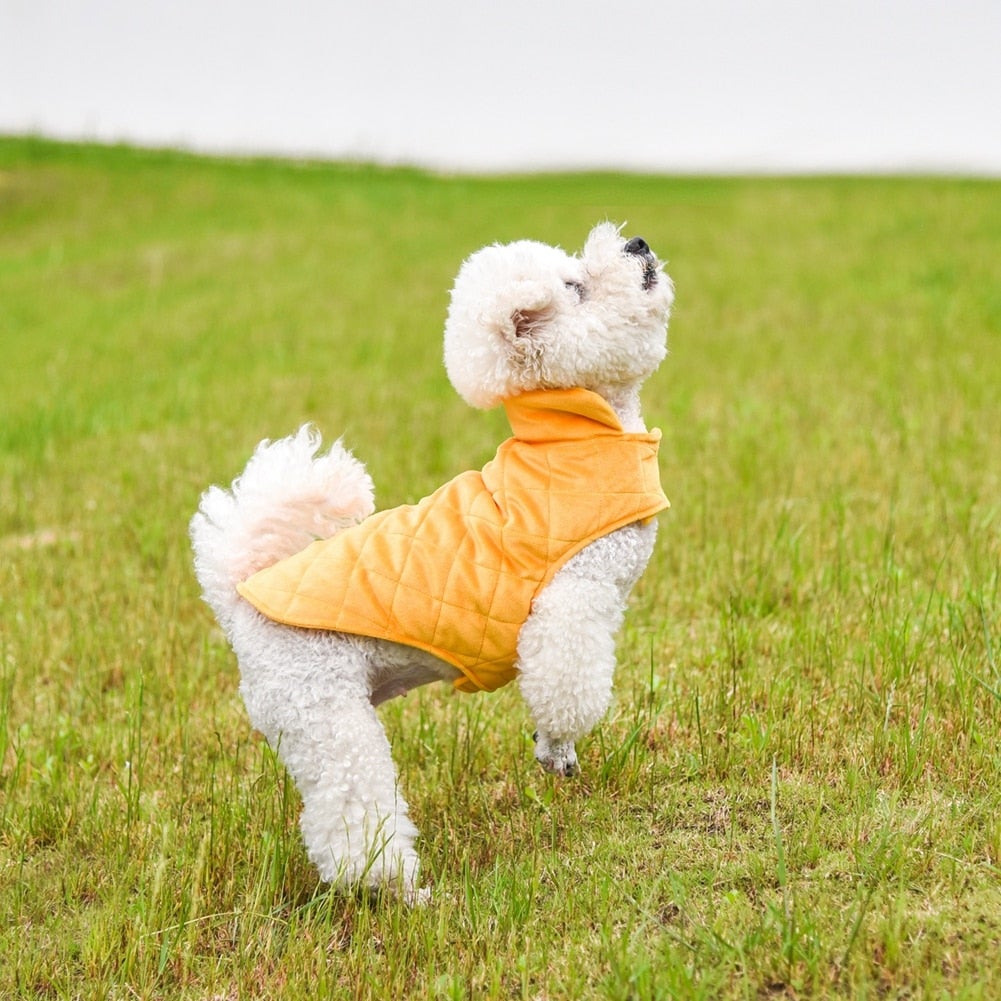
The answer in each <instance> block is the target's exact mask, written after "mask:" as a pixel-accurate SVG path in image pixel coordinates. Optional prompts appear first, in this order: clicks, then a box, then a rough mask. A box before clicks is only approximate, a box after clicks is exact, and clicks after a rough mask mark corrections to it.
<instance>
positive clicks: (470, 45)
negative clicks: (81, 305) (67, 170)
mask: <svg viewBox="0 0 1001 1001" xmlns="http://www.w3.org/2000/svg"><path fill="white" fill-rule="evenodd" d="M999 67H1001V0H941V2H935V3H932V2H926V0H838V2H831V0H823V2H821V0H816V2H814V0H798V2H794V0H746V2H737V0H691V2H674V0H648V2H645V3H637V2H634V0H604V2H596V0H573V2H561V3H557V2H555V0H466V2H457V0H424V2H422V3H413V2H411V3H404V2H402V0H396V2H390V0H369V2H351V3H348V2H339V0H326V2H320V0H0V132H6V133H22V132H27V131H34V132H39V133H42V134H46V135H52V136H60V137H72V138H87V139H99V140H114V141H117V140H127V141H131V142H137V143H142V144H155V145H179V146H185V147H188V148H194V149H200V150H211V151H223V152H230V151H239V152H275V153H287V154H294V155H299V154H309V155H317V154H318V155H321V156H327V157H334V158H342V157H351V158H364V159H373V160H378V161H382V162H391V163H395V162H406V163H417V164H423V165H427V166H432V167H439V168H444V169H473V170H495V169H501V170H503V169H512V168H515V169H519V168H528V169H531V168H536V167H546V168H552V167H593V166H607V167H624V168H632V169H653V170H668V171H670V170H707V169H708V170H724V171H726V170H853V171H854V170H933V171H961V172H972V173H981V174H984V173H986V174H994V175H1001V68H999Z"/></svg>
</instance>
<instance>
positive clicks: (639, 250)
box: [622, 236, 650, 257]
mask: <svg viewBox="0 0 1001 1001" xmlns="http://www.w3.org/2000/svg"><path fill="white" fill-rule="evenodd" d="M622 249H623V250H624V251H625V252H626V253H627V254H636V255H637V256H639V257H646V256H647V255H648V254H649V253H650V247H649V246H648V245H647V242H646V240H644V239H643V237H641V236H634V237H633V238H632V239H631V240H630V241H629V242H628V243H627V244H626V245H625V246H624V247H623V248H622Z"/></svg>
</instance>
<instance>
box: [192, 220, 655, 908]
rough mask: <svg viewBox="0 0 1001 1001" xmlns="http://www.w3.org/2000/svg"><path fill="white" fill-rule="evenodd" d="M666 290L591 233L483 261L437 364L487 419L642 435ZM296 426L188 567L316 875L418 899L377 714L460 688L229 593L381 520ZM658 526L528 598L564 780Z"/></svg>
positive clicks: (540, 693)
mask: <svg viewBox="0 0 1001 1001" xmlns="http://www.w3.org/2000/svg"><path fill="white" fill-rule="evenodd" d="M672 299H673V289H672V286H671V282H670V280H669V279H668V278H667V276H666V275H664V274H663V272H662V271H661V267H660V264H659V262H657V261H656V259H655V258H654V256H653V254H652V253H651V252H650V251H649V249H648V248H647V247H646V245H645V244H644V243H643V242H642V241H637V240H633V241H630V242H629V243H627V242H626V241H625V240H624V239H623V238H622V237H621V236H620V234H619V230H618V228H617V227H615V226H613V225H612V224H610V223H603V224H601V225H599V226H597V227H595V229H594V230H593V231H592V232H591V234H590V236H589V237H588V240H587V243H586V245H585V247H584V251H583V253H582V254H581V255H580V256H571V255H568V254H566V253H564V252H563V251H562V250H559V249H558V248H555V247H549V246H546V245H544V244H540V243H535V242H532V241H521V242H518V243H514V244H509V245H507V246H492V247H487V248H484V249H483V250H481V251H479V252H478V253H477V254H474V255H473V256H472V257H471V258H469V260H467V261H466V262H465V263H464V264H463V267H462V269H461V270H460V272H459V275H458V277H457V279H456V282H455V286H454V288H453V291H452V300H451V306H450V309H449V314H448V321H447V324H446V328H445V365H446V369H447V371H448V375H449V378H450V379H451V381H452V384H453V385H454V386H455V388H456V389H457V391H458V392H459V393H460V395H462V396H463V398H464V399H466V400H467V401H468V402H469V403H470V404H472V405H473V406H477V407H492V406H495V405H497V404H498V403H500V402H501V401H503V400H504V399H507V398H510V397H512V396H515V395H517V394H518V393H521V392H524V391H526V390H530V389H540V388H552V389H563V388H573V387H575V386H581V387H584V388H586V389H591V390H594V391H596V392H598V393H601V394H602V395H603V396H604V397H605V398H606V399H607V400H608V402H609V403H610V404H611V405H612V406H613V408H614V409H615V410H616V412H617V414H618V416H619V419H620V421H621V422H622V424H623V426H624V427H625V429H626V430H629V431H642V430H645V427H644V425H643V421H642V417H641V414H640V406H639V388H640V385H641V384H642V382H643V380H644V379H645V378H646V377H647V376H648V375H650V373H651V372H653V370H654V369H655V368H656V367H657V365H658V364H659V363H660V361H661V360H662V359H663V357H664V355H665V353H666V339H665V333H666V324H667V318H668V314H669V311H670V307H671V303H672ZM319 449H320V439H319V435H318V434H317V433H316V432H315V431H314V430H313V429H311V428H309V427H308V426H307V427H304V428H302V429H300V431H299V432H298V433H297V434H295V435H293V436H291V437H289V438H285V439H282V440H279V441H275V442H263V443H262V444H261V445H260V446H259V447H258V449H257V450H256V451H255V453H254V455H253V457H252V458H251V460H250V462H249V463H248V465H247V467H246V469H245V470H244V472H243V474H242V475H241V476H240V477H239V479H237V480H236V481H235V482H234V483H233V485H232V487H231V489H230V490H228V491H227V490H222V489H220V488H218V487H212V488H210V489H209V490H208V491H206V493H205V494H204V496H203V497H202V500H201V504H200V507H199V510H198V512H197V513H196V514H195V516H194V518H193V519H192V522H191V537H192V542H193V545H194V551H195V570H196V574H197V576H198V580H199V582H200V584H201V587H202V590H203V593H204V596H205V599H206V601H207V602H208V603H209V605H210V606H211V607H212V610H213V611H214V612H215V615H216V617H217V619H218V620H219V622H220V624H221V625H222V627H223V629H224V631H225V632H226V635H227V637H228V639H229V641H230V643H231V644H232V646H233V649H234V651H235V652H236V655H237V658H238V660H239V664H240V674H241V683H240V691H241V694H242V696H243V699H244V701H245V703H246V705H247V711H248V713H249V716H250V719H251V722H252V723H253V725H254V726H255V727H256V728H258V729H259V730H260V731H261V732H262V733H263V734H264V735H265V737H266V738H267V739H268V741H269V742H270V743H271V744H272V745H273V746H274V747H276V748H277V749H278V753H279V754H280V756H281V758H282V761H283V762H284V763H285V765H286V767H287V768H288V769H289V772H290V773H291V775H292V777H293V778H294V780H295V782H296V785H297V787H298V789H299V791H300V793H301V795H302V799H303V813H302V820H301V826H302V832H303V839H304V841H305V844H306V848H307V851H308V853H309V857H310V859H311V860H312V861H313V863H314V864H315V865H316V867H317V870H318V871H319V874H320V876H321V878H322V879H323V880H325V881H328V882H331V883H334V884H338V885H342V886H354V885H364V886H371V887H388V888H390V889H395V890H397V891H399V892H401V893H402V894H403V895H404V896H405V898H406V899H407V900H408V901H417V900H421V899H423V898H424V896H425V894H426V891H422V890H420V889H418V859H417V854H416V851H415V849H414V842H415V839H416V836H417V831H416V829H415V828H414V825H413V824H412V823H411V821H410V819H409V816H408V811H407V804H406V802H405V800H404V799H403V796H402V795H401V793H400V791H399V789H398V786H397V781H396V771H395V768H394V765H393V761H392V756H391V753H390V747H389V742H388V740H387V739H386V736H385V733H384V731H383V729H382V726H381V724H380V723H379V719H378V716H377V714H376V711H375V706H376V705H378V704H379V703H380V702H382V701H384V700H385V699H387V698H390V697H392V696H394V695H399V694H403V693H404V692H406V691H408V690H409V689H411V688H414V687H416V686H417V685H422V684H425V683H427V682H430V681H435V680H454V679H455V678H456V677H457V676H458V672H457V671H456V669H455V668H453V667H452V666H450V665H448V664H446V663H444V662H442V661H440V660H437V659H435V658H434V657H432V656H430V655H429V654H426V653H423V652H421V651H419V650H416V649H413V648H409V647H403V646H399V645H397V644H392V643H386V642H382V641H377V640H371V639H366V638H363V637H355V636H347V635H343V634H339V633H333V632H318V631H312V630H303V629H297V628H293V627H289V626H283V625H279V624H277V623H275V622H272V621H270V620H269V619H266V618H264V617H263V616H262V615H260V614H259V613H258V612H257V611H256V610H255V609H253V608H252V607H251V606H250V605H249V604H248V603H247V602H245V601H244V600H243V599H241V598H240V597H239V595H238V594H237V592H236V585H237V584H238V583H240V582H241V581H243V580H245V579H246V578H247V577H249V576H250V575H251V574H252V573H254V572H255V571H257V570H259V569H261V568H263V567H266V566H270V565H271V564H272V563H274V562H276V561H278V560H280V559H283V558H284V557H286V556H289V555H292V554H293V553H296V552H298V551H299V550H301V549H302V548H304V547H305V546H306V545H308V544H309V543H310V542H311V541H313V540H314V539H316V538H325V537H328V536H330V535H332V534H333V533H335V532H337V531H338V530H340V529H341V528H343V527H345V526H347V525H350V524H354V523H356V522H357V521H359V520H361V519H362V518H364V517H366V516H367V515H369V514H370V513H371V512H372V511H373V509H374V504H373V491H372V483H371V480H370V479H369V477H368V474H367V473H366V472H365V469H364V467H363V466H362V464H361V463H360V462H359V461H358V460H357V459H355V458H354V457H353V456H351V454H350V453H349V452H348V451H347V450H345V449H344V448H343V447H342V446H341V444H340V443H339V442H338V443H335V444H334V445H333V447H332V448H331V449H330V450H329V451H328V452H326V453H323V454H320V453H319ZM655 532H656V528H655V525H654V523H652V522H651V523H648V524H643V525H641V524H635V525H630V526H627V527H626V528H622V529H619V530H618V531H616V532H613V533H612V534H610V535H607V536H605V537H604V538H601V539H598V540H597V541H596V542H593V543H592V544H591V545H589V546H588V547H586V548H585V549H584V550H583V551H582V552H580V553H578V554H577V555H576V556H575V557H574V558H573V559H571V560H569V561H568V562H567V563H566V564H565V565H564V566H563V567H562V568H561V569H560V570H559V572H558V573H557V574H556V576H555V577H554V578H553V580H552V581H551V582H550V584H549V585H548V586H547V587H546V588H545V589H544V590H543V592H542V593H541V594H540V595H539V596H538V597H537V599H536V600H535V602H534V603H533V606H532V611H531V614H530V616H529V618H528V620H527V621H526V622H525V624H524V626H523V627H522V629H521V631H520V634H519V637H518V661H517V667H518V672H519V674H518V680H519V683H520V687H521V691H522V694H523V696H524V698H525V701H526V703H527V704H528V706H529V709H530V710H531V712H532V715H533V718H534V720H535V724H536V727H537V733H536V746H535V756H536V758H537V759H538V760H539V762H540V763H541V764H542V766H543V767H544V768H546V769H547V770H548V771H552V772H556V773H558V774H561V775H573V774H574V773H575V772H576V771H577V767H578V763H577V756H576V751H575V746H574V744H575V741H576V740H578V739H579V738H580V737H582V736H583V735H584V734H586V733H587V732H588V731H590V730H591V728H592V727H593V726H594V725H595V724H596V723H597V722H598V721H599V720H600V719H601V717H602V716H603V714H604V713H605V711H606V709H607V707H608V703H609V700H610V697H611V691H612V675H613V673H614V669H615V636H616V633H617V631H618V629H619V626H620V625H621V622H622V616H623V612H624V609H625V604H626V599H627V597H628V594H629V591H630V589H631V588H632V586H633V584H634V583H635V582H636V580H637V579H638V577H639V575H640V574H641V573H642V572H643V569H644V567H645V566H646V563H647V561H648V559H649V557H650V553H651V551H652V548H653V544H654V537H655Z"/></svg>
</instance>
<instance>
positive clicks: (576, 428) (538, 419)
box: [504, 388, 624, 441]
mask: <svg viewBox="0 0 1001 1001" xmlns="http://www.w3.org/2000/svg"><path fill="white" fill-rule="evenodd" d="M504 409H505V411H507V419H508V421H509V422H510V424H511V429H512V430H513V431H514V436H515V438H518V439H519V440H521V441H566V440H568V439H580V438H594V437H596V436H598V435H615V434H623V433H624V432H623V430H622V424H621V423H620V422H619V418H618V417H617V416H616V414H615V411H614V410H613V409H612V408H611V406H610V405H609V404H608V403H607V402H606V401H605V399H604V398H603V397H601V396H599V395H598V394H597V393H595V392H592V391H591V390H590V389H580V388H578V389H533V390H530V391H529V392H527V393H522V394H521V395H520V396H515V397H512V398H511V399H510V400H505V401H504Z"/></svg>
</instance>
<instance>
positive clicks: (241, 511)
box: [190, 424, 375, 627]
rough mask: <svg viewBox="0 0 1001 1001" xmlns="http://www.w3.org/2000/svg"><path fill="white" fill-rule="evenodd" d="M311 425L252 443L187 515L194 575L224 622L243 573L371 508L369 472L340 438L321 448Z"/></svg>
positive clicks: (356, 518)
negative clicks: (238, 465)
mask: <svg viewBox="0 0 1001 1001" xmlns="http://www.w3.org/2000/svg"><path fill="white" fill-rule="evenodd" d="M320 445H321V438H320V434H319V432H317V431H316V430H315V428H313V427H312V426H310V425H308V424H307V425H304V426H303V427H301V428H300V429H299V430H298V432H297V433H296V434H294V435H291V436H290V437H288V438H282V439H281V440H279V441H274V442H272V441H263V442H261V444H260V445H258V446H257V450H256V451H255V452H254V454H253V456H252V457H251V459H250V461H249V462H248V463H247V467H246V469H244V471H243V473H242V474H241V475H240V477H239V478H238V479H236V480H234V482H233V485H232V487H231V488H230V489H229V490H224V489H222V488H221V487H210V488H209V489H208V490H207V491H206V492H205V493H204V494H203V495H202V499H201V503H200V504H199V506H198V511H197V512H196V514H195V516H194V517H193V518H192V519H191V526H190V531H191V542H192V545H193V547H194V551H195V575H196V576H197V577H198V582H199V584H201V587H202V594H203V596H204V598H205V600H206V601H207V602H208V603H209V605H210V606H211V607H212V610H213V611H214V612H215V614H216V617H217V618H218V619H219V621H220V623H221V624H222V625H223V626H224V627H225V625H226V623H227V622H228V620H229V619H230V617H231V615H232V612H233V609H234V608H235V607H236V605H237V603H238V602H239V601H240V600H241V599H240V598H239V596H238V595H237V592H236V585H237V584H239V583H240V582H241V581H244V580H246V579H247V578H248V577H249V576H250V575H251V574H253V573H256V572H257V571H258V570H262V569H263V568H264V567H268V566H271V564H273V563H277V562H278V561H279V560H281V559H284V558H285V557H287V556H291V555H293V554H294V553H297V552H299V551H300V550H301V549H304V548H305V547H306V546H307V545H309V543H310V542H313V541H314V540H315V539H325V538H329V537H330V536H331V535H333V534H334V533H336V532H338V531H340V529H342V528H345V527H347V526H348V525H353V524H355V523H357V522H359V521H361V520H362V519H363V518H365V517H367V516H368V515H369V514H371V513H372V511H373V509H374V507H375V503H374V498H373V489H372V480H371V478H370V477H369V475H368V473H367V472H365V467H364V466H363V465H362V463H361V462H359V461H358V460H357V459H356V458H354V456H352V455H351V453H350V452H349V451H348V450H347V449H346V448H344V447H343V446H342V445H341V443H340V442H339V441H338V442H335V443H334V445H333V446H332V447H331V448H330V450H329V451H327V452H325V453H324V454H322V455H318V454H317V453H318V452H319V450H320Z"/></svg>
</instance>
